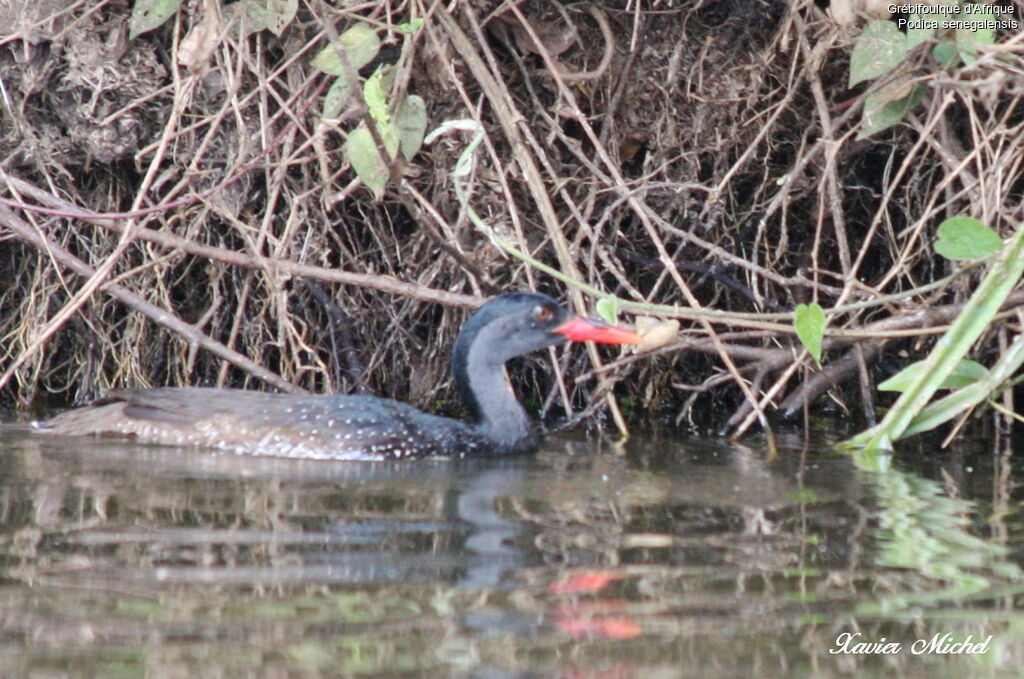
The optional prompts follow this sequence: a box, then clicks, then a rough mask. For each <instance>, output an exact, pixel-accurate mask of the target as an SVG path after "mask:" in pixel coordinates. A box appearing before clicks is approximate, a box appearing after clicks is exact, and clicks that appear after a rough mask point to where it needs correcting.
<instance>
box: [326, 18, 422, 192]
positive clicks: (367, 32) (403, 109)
mask: <svg viewBox="0 0 1024 679" xmlns="http://www.w3.org/2000/svg"><path fill="white" fill-rule="evenodd" d="M415 26H416V28H418V26H419V24H416V25H415ZM414 30H415V29H414V28H412V24H410V31H409V32H412V31H414ZM380 46H381V42H380V38H378V37H377V33H376V31H374V30H373V29H372V28H371V27H370V26H368V25H367V24H364V23H357V24H355V25H353V26H352V27H351V28H349V29H348V30H346V31H345V32H344V33H342V34H341V35H340V36H338V41H337V44H331V45H327V46H326V47H325V48H324V49H322V50H321V51H320V52H319V53H318V54H317V55H316V56H315V57H314V58H313V60H312V62H310V65H311V66H313V67H314V68H316V69H318V70H320V71H323V72H324V73H328V74H330V75H333V76H335V79H334V82H333V83H331V87H330V88H329V89H328V90H327V94H326V95H325V96H324V105H323V116H324V117H325V118H336V117H338V116H339V115H341V112H342V111H343V110H344V108H345V105H346V104H347V103H348V102H349V100H350V98H351V97H352V94H353V92H355V91H356V88H357V87H358V85H359V83H358V79H359V75H358V70H359V69H360V68H362V67H363V66H366V65H367V64H369V63H370V62H372V61H373V60H374V58H375V57H376V56H377V53H378V52H379V51H380ZM389 86H390V78H389V76H388V72H387V69H386V67H383V66H382V67H380V68H378V69H377V70H376V71H374V72H373V74H372V75H371V76H370V77H369V78H367V79H366V81H365V82H364V83H363V87H362V94H363V96H362V100H363V103H364V104H365V105H366V109H367V111H368V112H369V118H370V121H371V122H370V124H372V125H373V128H374V129H373V131H371V130H370V128H369V127H368V123H367V121H363V122H361V123H360V124H359V126H358V127H357V128H356V129H354V130H352V131H351V132H350V133H349V135H348V139H346V140H345V154H346V156H347V157H348V160H349V163H351V165H352V169H353V170H355V173H356V176H357V177H359V179H360V180H361V181H362V182H363V184H365V185H366V187H367V188H369V189H370V190H371V191H373V193H374V195H375V196H376V197H377V198H378V199H379V198H380V197H381V196H382V195H383V193H384V187H385V186H386V185H387V182H388V179H389V178H390V176H391V171H390V163H391V161H392V160H393V159H394V158H395V157H396V156H397V155H398V153H399V151H401V153H402V155H403V156H405V158H407V159H411V158H412V157H413V156H415V155H416V154H417V153H419V150H420V147H422V145H423V135H424V134H425V133H426V130H427V105H426V102H424V101H423V99H422V98H421V97H418V96H416V95H414V94H413V95H409V96H407V97H404V98H403V99H402V100H401V102H400V103H399V105H398V106H393V102H392V101H391V100H390V99H389V97H388V88H389ZM394 109H397V112H396V113H395V114H394V115H392V110H394ZM374 133H376V138H375V136H374ZM378 141H379V142H380V144H381V146H380V147H379V146H378ZM385 156H386V157H385Z"/></svg>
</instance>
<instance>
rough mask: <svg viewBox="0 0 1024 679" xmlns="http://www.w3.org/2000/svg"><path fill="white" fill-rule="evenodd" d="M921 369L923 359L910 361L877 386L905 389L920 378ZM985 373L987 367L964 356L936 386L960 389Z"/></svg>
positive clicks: (901, 390) (891, 389)
mask: <svg viewBox="0 0 1024 679" xmlns="http://www.w3.org/2000/svg"><path fill="white" fill-rule="evenodd" d="M923 369H924V361H917V362H915V363H911V364H910V365H908V366H907V367H906V368H904V369H903V370H901V371H899V372H898V373H896V374H895V375H893V376H892V377H890V378H889V379H887V380H886V381H885V382H882V383H881V384H879V385H878V388H879V389H880V390H882V391H898V392H903V391H906V390H907V389H909V388H910V387H911V386H913V385H915V384H917V382H918V380H920V379H921V377H922V374H923V373H922V370H923ZM986 375H988V368H986V367H985V366H983V365H982V364H981V363H978V362H977V361H972V360H970V359H966V358H965V359H964V360H962V361H960V363H958V364H957V366H956V367H955V368H953V372H951V373H950V374H949V375H948V376H947V377H946V379H944V380H943V381H942V384H940V385H939V387H938V388H939V389H961V388H963V387H966V386H967V385H969V384H973V383H975V382H977V381H978V380H980V379H983V378H984V377H985V376H986Z"/></svg>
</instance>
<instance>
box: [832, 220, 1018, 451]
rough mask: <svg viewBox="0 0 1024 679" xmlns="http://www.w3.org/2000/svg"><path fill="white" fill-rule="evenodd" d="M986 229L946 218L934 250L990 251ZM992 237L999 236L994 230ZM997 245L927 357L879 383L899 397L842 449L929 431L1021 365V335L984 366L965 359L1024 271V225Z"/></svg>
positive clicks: (886, 445)
mask: <svg viewBox="0 0 1024 679" xmlns="http://www.w3.org/2000/svg"><path fill="white" fill-rule="evenodd" d="M979 226H980V227H982V228H981V229H979ZM988 231H991V230H990V229H988V227H986V226H985V225H984V224H981V223H980V222H977V220H972V219H968V218H965V217H954V218H951V219H948V220H946V221H945V222H943V223H942V225H940V226H939V234H940V237H939V240H938V241H937V243H936V250H937V251H940V250H941V251H940V252H939V254H943V252H946V253H949V252H952V254H953V255H957V256H958V258H962V257H960V255H979V253H983V254H989V253H991V252H992V246H993V245H994V241H991V236H987V235H985V236H980V234H987V232H988ZM968 235H973V236H974V237H975V238H977V239H978V240H985V239H989V242H988V243H987V244H986V243H981V244H980V246H978V247H975V244H972V243H969V242H968V243H965V242H964V240H965V239H964V237H965V236H968ZM992 235H995V237H996V238H997V239H998V235H996V234H995V233H994V232H993V234H992ZM966 240H967V241H969V240H970V238H967V239H966ZM940 244H941V245H940ZM1000 245H1001V246H1002V247H1001V252H1000V256H999V257H998V258H996V259H995V261H994V262H993V263H992V265H991V267H990V268H989V271H988V274H986V276H985V278H984V279H983V280H982V282H981V283H980V284H979V285H978V288H977V289H976V290H975V291H974V294H973V295H971V298H970V300H968V302H967V304H966V305H965V306H964V308H963V310H962V311H961V312H960V315H959V316H958V317H957V319H956V320H955V321H954V322H953V324H952V325H951V326H950V328H949V330H947V331H946V333H945V334H944V335H943V336H942V337H941V338H939V340H938V342H936V344H935V347H934V348H933V349H932V351H931V354H930V355H929V356H928V358H927V359H926V360H924V361H921V362H919V363H917V364H914V365H913V366H909V367H908V368H905V369H904V370H903V371H902V372H901V373H899V374H898V375H896V376H895V377H893V378H891V379H890V380H888V381H887V382H884V383H883V386H887V387H888V388H889V389H894V390H898V391H901V392H902V395H901V396H900V398H899V399H898V400H897V401H896V403H895V404H894V405H893V407H892V408H891V409H890V410H889V412H888V413H886V415H885V418H884V419H883V420H882V422H881V423H880V424H878V426H876V427H873V428H871V429H869V430H867V431H865V432H862V433H860V434H858V435H857V436H855V437H853V438H852V439H850V440H849V441H847V442H845V446H846V447H848V448H852V449H855V450H864V451H868V452H875V451H883V450H888V449H890V448H891V447H892V442H893V441H895V440H897V439H900V438H904V437H906V436H910V435H912V434H916V433H919V432H923V431H928V430H929V429H933V428H934V427H937V426H938V425H940V424H942V423H943V422H947V421H949V420H950V419H952V418H953V417H956V416H957V415H958V414H960V413H963V412H965V411H967V410H969V409H970V408H973V407H974V406H976V405H977V404H979V403H981V402H983V401H984V400H985V399H988V398H990V397H991V396H992V395H994V394H996V393H998V392H999V391H1000V390H1001V389H1002V388H1003V385H1004V384H1005V383H1006V381H1007V380H1008V379H1009V378H1010V377H1011V376H1012V375H1013V374H1014V372H1015V371H1016V370H1017V369H1018V368H1020V366H1021V365H1024V336H1022V337H1018V339H1017V340H1016V341H1014V343H1013V344H1012V345H1011V346H1010V348H1009V349H1008V350H1007V351H1006V352H1005V353H1004V354H1003V355H1002V356H1000V358H999V360H998V361H997V362H996V364H995V365H993V366H992V367H991V368H990V369H988V370H985V369H984V367H983V366H977V365H976V364H975V365H972V363H973V362H965V361H964V357H965V356H966V355H967V353H968V352H969V351H970V350H971V347H972V346H973V345H974V342H975V340H977V339H978V337H980V336H981V334H982V333H983V332H984V331H985V330H986V329H987V328H988V327H989V324H990V323H991V322H992V320H993V318H994V317H995V315H996V314H997V313H998V311H999V309H1000V307H1002V305H1003V302H1004V301H1006V298H1007V296H1008V295H1009V294H1010V292H1011V291H1012V290H1013V288H1014V286H1016V284H1017V282H1018V281H1019V280H1020V277H1021V274H1022V273H1024V228H1019V229H1018V230H1017V233H1016V234H1014V236H1013V238H1011V239H1010V240H1009V242H1007V243H1006V244H1005V245H1002V241H1001V240H1000ZM979 368H980V369H979ZM957 386H959V388H956V387H957ZM949 388H955V391H953V392H952V393H951V394H949V395H948V396H946V397H944V398H942V399H940V400H938V401H936V402H934V403H931V404H929V401H930V400H931V398H932V396H933V395H934V394H935V392H936V391H937V390H939V389H949Z"/></svg>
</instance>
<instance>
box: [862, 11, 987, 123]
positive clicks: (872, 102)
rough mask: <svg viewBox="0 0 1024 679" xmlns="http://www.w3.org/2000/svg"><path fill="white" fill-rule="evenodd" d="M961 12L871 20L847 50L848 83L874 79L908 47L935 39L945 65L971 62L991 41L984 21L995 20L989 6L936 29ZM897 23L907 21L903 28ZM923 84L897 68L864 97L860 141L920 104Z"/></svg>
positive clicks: (935, 48)
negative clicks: (889, 78)
mask: <svg viewBox="0 0 1024 679" xmlns="http://www.w3.org/2000/svg"><path fill="white" fill-rule="evenodd" d="M962 19H963V15H961V14H952V13H950V14H941V13H939V14H927V15H918V14H911V15H910V17H909V19H907V20H900V21H899V22H897V23H893V22H892V21H883V20H877V21H871V22H869V23H868V24H867V26H865V27H864V31H863V32H862V33H861V34H860V37H858V38H857V42H856V44H855V45H854V47H853V51H852V53H851V54H850V78H849V86H850V87H853V86H854V85H857V84H859V83H862V82H865V81H867V80H874V79H877V78H880V77H883V76H886V75H888V74H890V73H892V72H893V71H894V70H897V69H899V68H900V67H901V66H902V64H903V63H904V61H905V60H906V57H907V55H908V54H909V53H910V51H911V50H912V49H914V48H915V47H917V46H918V45H921V44H923V43H927V42H933V41H934V42H935V45H934V46H933V48H932V56H933V57H934V59H935V61H936V62H937V63H938V64H939V65H940V66H942V67H944V68H951V67H953V66H956V65H957V62H958V61H963V62H964V63H968V64H970V63H973V62H974V61H976V60H977V55H978V51H979V49H980V48H982V47H984V46H986V45H991V44H993V43H994V42H995V38H996V36H995V30H993V29H991V28H984V27H983V26H984V25H985V22H986V20H988V21H993V22H994V19H995V16H994V15H993V14H992V12H991V10H986V11H982V12H975V13H972V14H971V15H970V19H971V21H970V22H966V21H959V23H963V24H966V26H964V27H958V28H955V29H951V30H940V27H941V26H943V25H944V24H946V23H947V22H951V21H952V22H955V21H957V20H962ZM898 24H902V25H905V27H906V32H903V31H901V30H900V29H899V28H898V27H897V26H898ZM923 95H924V88H923V86H922V85H921V84H920V83H915V82H914V80H913V77H912V76H911V74H910V73H909V72H898V73H897V74H896V75H895V76H894V78H893V80H892V82H890V83H889V84H887V85H885V86H883V87H881V88H879V89H878V90H877V91H875V92H873V93H872V94H870V95H868V97H867V98H866V99H865V100H864V109H863V111H862V113H861V125H860V132H859V133H858V135H857V138H858V139H863V138H865V137H870V136H871V135H873V134H875V133H876V132H881V131H882V130H885V129H888V128H889V127H892V126H893V125H895V124H896V123H898V122H899V121H901V120H903V117H904V116H905V115H906V114H907V113H908V112H909V111H910V110H912V109H913V108H914V107H916V106H917V105H918V103H920V101H921V99H922V97H923Z"/></svg>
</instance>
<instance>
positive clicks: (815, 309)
mask: <svg viewBox="0 0 1024 679" xmlns="http://www.w3.org/2000/svg"><path fill="white" fill-rule="evenodd" d="M793 317H794V322H793V325H794V326H795V327H796V336H797V337H799V338H800V342H801V343H802V344H803V345H804V346H805V347H806V348H807V351H808V352H809V353H810V354H811V356H813V357H814V360H815V361H817V362H818V363H821V343H822V340H823V339H824V337H825V312H824V311H823V310H822V308H821V306H820V305H819V304H818V303H817V302H812V303H810V304H798V305H797V307H796V311H795V312H794V314H793Z"/></svg>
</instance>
